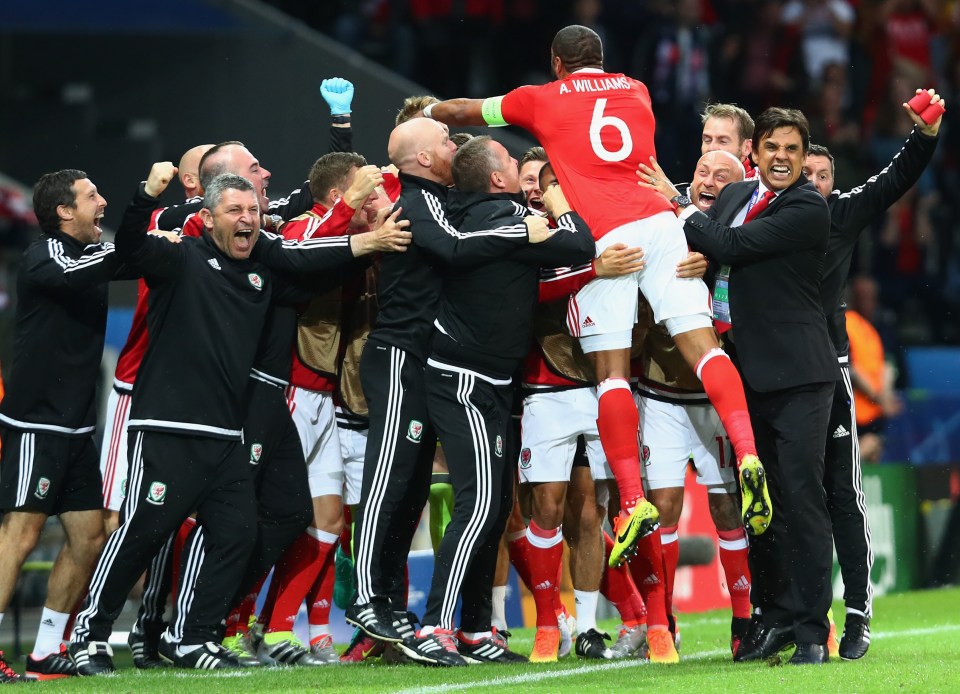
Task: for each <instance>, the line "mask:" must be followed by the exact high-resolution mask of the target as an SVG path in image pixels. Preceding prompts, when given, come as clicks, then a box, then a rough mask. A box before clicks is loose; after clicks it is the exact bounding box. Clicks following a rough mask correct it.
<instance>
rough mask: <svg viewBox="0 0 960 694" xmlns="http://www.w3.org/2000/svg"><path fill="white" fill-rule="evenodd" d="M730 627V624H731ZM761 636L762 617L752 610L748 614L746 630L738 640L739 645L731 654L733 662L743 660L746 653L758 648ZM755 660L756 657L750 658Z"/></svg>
mask: <svg viewBox="0 0 960 694" xmlns="http://www.w3.org/2000/svg"><path fill="white" fill-rule="evenodd" d="M731 628H732V626H731ZM762 638H763V617H761V616H760V614H759V613H757V612H754V613H753V614H752V615H750V622H749V623H748V624H747V631H746V633H745V634H744V636H743V638H742V639H741V640H740V645H739V646H737V650H736V651H735V652H734V654H733V662H735V663H740V662H743V661H744V660H745V659H746V657H747V655H748V654H751V653H752V652H753V651H756V650H757V649H758V648H760V640H761V639H762ZM750 659H751V660H756V658H750Z"/></svg>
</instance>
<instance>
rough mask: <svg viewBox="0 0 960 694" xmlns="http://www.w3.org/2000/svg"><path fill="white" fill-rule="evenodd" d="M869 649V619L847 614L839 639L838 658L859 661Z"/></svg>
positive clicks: (851, 613)
mask: <svg viewBox="0 0 960 694" xmlns="http://www.w3.org/2000/svg"><path fill="white" fill-rule="evenodd" d="M868 648H870V618H869V617H865V616H864V615H862V614H856V613H855V612H848V613H847V618H846V621H845V622H844V623H843V636H841V637H840V657H841V658H842V659H843V660H859V659H860V658H862V657H863V656H865V655H866V654H867V649H868Z"/></svg>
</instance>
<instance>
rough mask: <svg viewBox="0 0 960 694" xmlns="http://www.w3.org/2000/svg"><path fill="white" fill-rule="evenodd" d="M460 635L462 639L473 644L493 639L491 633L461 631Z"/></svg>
mask: <svg viewBox="0 0 960 694" xmlns="http://www.w3.org/2000/svg"><path fill="white" fill-rule="evenodd" d="M460 633H461V634H463V638H465V639H468V640H470V641H474V642H476V641H479V640H480V639H489V638H492V637H493V632H492V631H462V632H460Z"/></svg>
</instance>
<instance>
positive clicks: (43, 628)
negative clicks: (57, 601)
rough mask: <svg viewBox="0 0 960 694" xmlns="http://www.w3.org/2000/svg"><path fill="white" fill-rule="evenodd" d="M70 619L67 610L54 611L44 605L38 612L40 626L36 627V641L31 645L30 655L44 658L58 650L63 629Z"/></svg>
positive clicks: (61, 640)
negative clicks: (31, 651)
mask: <svg viewBox="0 0 960 694" xmlns="http://www.w3.org/2000/svg"><path fill="white" fill-rule="evenodd" d="M69 619H70V613H69V612H54V611H53V610H51V609H50V608H49V607H44V608H43V612H42V613H41V614H40V627H39V628H38V629H37V643H36V644H35V645H34V646H33V653H31V655H32V656H33V657H34V658H36V659H38V660H39V659H40V658H46V657H47V656H48V655H50V654H51V653H59V652H60V644H61V643H63V630H64V629H66V628H67V621H68V620H69Z"/></svg>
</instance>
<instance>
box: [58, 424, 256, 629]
mask: <svg viewBox="0 0 960 694" xmlns="http://www.w3.org/2000/svg"><path fill="white" fill-rule="evenodd" d="M129 451H130V453H129V455H130V477H129V478H128V479H129V480H130V481H129V484H128V487H127V497H126V500H125V501H124V505H123V508H122V509H121V514H120V521H121V522H120V527H119V528H118V529H117V530H116V531H115V532H114V533H113V534H112V535H111V536H110V539H109V540H107V545H106V547H105V548H104V550H103V553H102V554H101V555H100V560H99V562H98V563H97V568H96V569H95V570H94V573H93V578H92V579H91V581H90V594H89V605H88V607H87V608H86V609H84V610H83V612H81V613H80V614H79V615H78V616H77V624H76V629H75V632H74V640H76V641H106V640H107V639H108V638H109V636H110V632H111V630H112V628H113V622H114V620H116V618H117V616H118V615H119V614H120V611H121V609H122V608H123V604H124V602H125V601H126V597H127V594H128V593H129V592H130V589H131V588H132V587H133V585H134V584H135V583H136V582H137V579H138V578H139V577H140V574H141V573H143V571H144V569H145V568H146V567H147V565H148V564H149V563H150V560H151V559H152V558H153V557H154V556H155V555H156V553H157V551H158V550H159V549H160V547H161V546H162V545H163V543H164V542H166V541H167V540H168V539H169V537H170V534H171V533H172V532H173V531H174V530H176V529H177V528H178V527H179V526H180V524H181V523H182V522H183V520H184V519H185V518H186V517H187V516H188V515H190V513H191V512H193V511H194V510H196V512H197V519H198V521H199V522H200V523H203V525H204V527H205V528H206V538H207V557H208V559H209V561H207V562H205V564H204V567H203V569H201V572H200V575H199V577H198V585H202V586H208V587H209V589H205V590H203V591H198V593H197V595H196V598H195V600H194V603H193V605H192V608H191V611H190V615H189V617H188V618H187V623H186V626H185V629H184V639H183V642H184V643H185V644H188V645H192V644H200V643H204V642H205V641H208V640H214V639H216V638H217V633H216V631H211V630H210V628H209V625H217V624H219V622H220V620H221V619H223V618H224V616H225V615H226V613H227V610H228V609H229V607H230V600H231V598H232V597H233V596H234V594H235V593H236V590H237V587H238V585H239V583H240V580H241V578H242V576H243V573H244V570H245V569H246V565H247V561H248V560H249V558H250V552H251V550H252V549H253V544H254V538H255V537H256V535H255V533H256V502H255V499H254V492H253V475H252V474H251V472H250V465H249V463H248V461H247V459H246V451H245V449H244V448H243V445H242V444H241V443H240V442H239V441H225V440H220V439H213V438H204V437H194V436H184V435H181V434H168V433H159V432H153V431H147V432H144V431H134V432H131V433H130V442H129Z"/></svg>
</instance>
